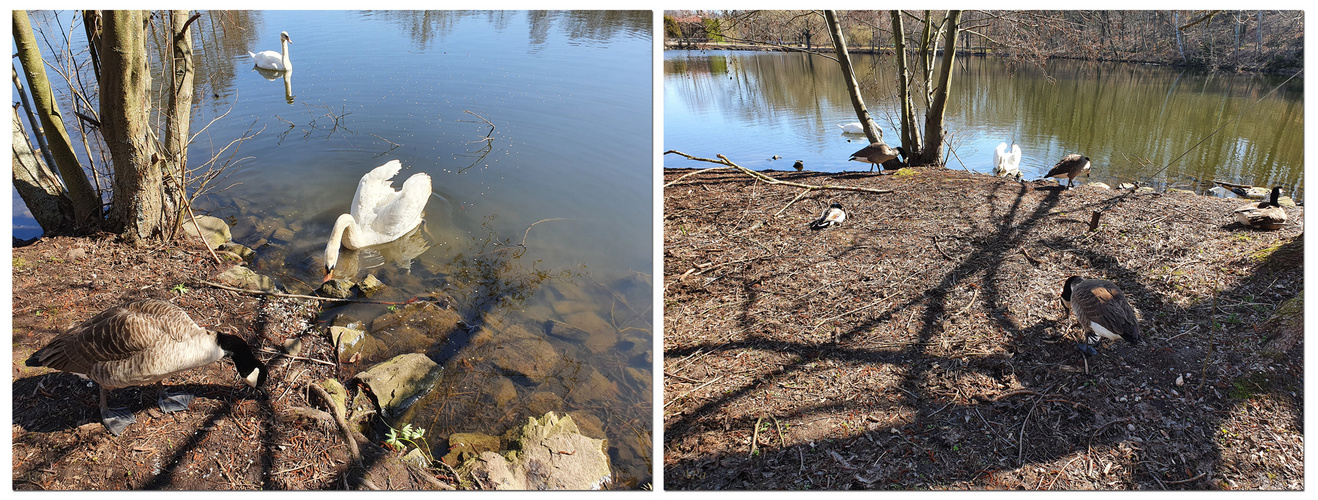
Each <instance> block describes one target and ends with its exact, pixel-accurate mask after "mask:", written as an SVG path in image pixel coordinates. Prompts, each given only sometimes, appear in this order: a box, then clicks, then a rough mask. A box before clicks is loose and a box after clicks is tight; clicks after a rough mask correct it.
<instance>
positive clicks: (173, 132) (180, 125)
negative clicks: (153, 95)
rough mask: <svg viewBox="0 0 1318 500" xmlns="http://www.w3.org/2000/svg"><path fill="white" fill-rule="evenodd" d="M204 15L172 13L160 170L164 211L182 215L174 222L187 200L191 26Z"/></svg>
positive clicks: (169, 234)
mask: <svg viewBox="0 0 1318 500" xmlns="http://www.w3.org/2000/svg"><path fill="white" fill-rule="evenodd" d="M200 16H201V14H197V15H196V16H195V17H193V19H189V18H188V11H186V10H174V11H170V23H169V27H170V33H171V35H172V37H173V58H172V59H173V61H174V64H173V68H172V69H173V71H172V72H171V73H170V75H171V78H172V81H171V82H170V93H169V98H168V99H169V102H168V103H167V105H166V106H167V108H166V110H165V111H166V115H165V141H164V145H163V146H164V150H165V161H164V162H162V164H161V168H162V169H163V170H164V176H165V185H164V191H165V196H164V200H165V202H166V204H167V206H165V207H162V209H163V210H165V211H173V212H174V213H177V214H179V215H176V216H175V217H174V221H176V222H177V221H179V220H181V219H182V218H183V217H182V212H181V211H180V210H181V208H182V207H181V206H179V204H178V203H177V202H180V201H183V200H184V198H185V197H186V196H187V184H186V182H185V179H184V173H185V172H187V168H188V134H189V132H190V129H191V127H190V125H191V122H190V120H191V117H192V99H193V92H192V89H193V85H192V77H193V73H194V71H193V67H192V35H191V33H190V32H189V31H188V26H189V25H190V24H192V21H193V20H195V19H196V18H197V17H200ZM170 201H174V202H176V203H175V206H172V207H171V206H168V202H170ZM176 229H177V228H174V227H170V228H169V231H168V238H173V237H174V235H175V233H176Z"/></svg>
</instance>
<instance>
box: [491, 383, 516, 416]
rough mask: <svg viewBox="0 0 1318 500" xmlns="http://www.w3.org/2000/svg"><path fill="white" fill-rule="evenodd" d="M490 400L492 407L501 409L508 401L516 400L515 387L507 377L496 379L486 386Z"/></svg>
mask: <svg viewBox="0 0 1318 500" xmlns="http://www.w3.org/2000/svg"><path fill="white" fill-rule="evenodd" d="M487 390H488V394H489V395H490V399H492V400H494V405H495V406H497V407H499V408H503V407H504V405H506V404H508V402H509V401H512V400H514V399H517V385H516V384H514V383H513V381H512V380H509V379H508V378H507V377H498V378H496V379H495V380H494V382H493V383H491V384H489V385H488V386H487Z"/></svg>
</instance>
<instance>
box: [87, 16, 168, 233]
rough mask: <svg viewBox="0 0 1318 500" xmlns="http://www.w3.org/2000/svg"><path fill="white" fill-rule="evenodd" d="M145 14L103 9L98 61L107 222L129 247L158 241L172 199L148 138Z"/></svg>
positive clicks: (161, 163) (149, 98) (163, 229)
mask: <svg viewBox="0 0 1318 500" xmlns="http://www.w3.org/2000/svg"><path fill="white" fill-rule="evenodd" d="M147 16H148V14H147V13H146V12H144V11H135V10H123V11H105V12H104V13H103V15H102V23H103V30H102V33H101V45H100V46H99V47H97V53H99V54H100V58H101V82H100V84H101V122H102V124H103V126H102V127H101V131H102V133H103V134H104V136H105V142H106V144H107V145H108V147H109V149H110V157H111V158H112V160H113V162H114V200H113V202H112V203H111V205H110V217H109V224H110V228H111V230H113V231H116V232H119V233H121V235H122V236H123V237H124V240H125V241H126V242H128V243H130V244H134V245H140V244H142V243H144V242H145V241H149V240H161V239H164V238H165V237H166V233H165V231H167V230H169V229H170V228H172V227H173V224H172V221H173V220H174V218H175V217H176V216H177V207H178V201H179V200H178V198H177V197H176V193H174V194H169V193H168V192H167V191H166V190H165V189H164V175H165V173H164V171H165V164H166V162H163V161H162V160H163V158H161V157H160V155H159V154H158V153H157V150H156V147H155V140H154V138H153V137H152V136H151V127H150V122H149V119H150V103H151V95H150V91H151V73H150V70H149V67H148V60H147V54H146V33H147V25H146V23H147V21H148V17H147Z"/></svg>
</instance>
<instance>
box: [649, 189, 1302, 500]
mask: <svg viewBox="0 0 1318 500" xmlns="http://www.w3.org/2000/svg"><path fill="white" fill-rule="evenodd" d="M693 171H694V170H687V169H669V170H666V171H665V177H666V183H671V182H673V181H675V180H677V179H678V178H679V177H681V176H683V175H685V174H689V173H691V172H693ZM913 172H914V173H915V175H905V176H903V175H884V176H880V175H877V174H873V173H841V174H837V173H834V174H824V173H812V172H801V173H797V172H771V173H770V175H771V176H773V177H775V178H778V179H782V180H792V181H798V182H803V183H808V184H819V183H824V182H830V183H836V184H843V185H849V186H863V187H872V188H880V189H891V190H892V192H891V193H888V194H872V193H859V192H848V191H821V190H817V191H812V192H810V193H808V194H806V195H805V196H803V197H801V199H799V200H797V201H795V202H794V203H793V202H792V200H793V198H795V197H797V195H798V194H800V193H801V189H799V188H794V187H790V186H784V185H771V184H767V183H765V182H758V181H755V180H752V179H751V178H750V177H748V176H746V175H744V174H742V173H740V172H736V171H731V170H716V171H710V172H704V173H699V174H696V175H693V176H690V177H687V178H685V179H683V180H681V181H680V182H679V183H677V184H674V185H670V186H667V187H666V188H665V189H664V227H663V229H664V282H663V283H664V285H663V286H664V287H665V290H664V332H663V352H664V417H663V418H664V429H665V432H664V442H663V456H664V470H665V474H664V487H665V489H668V490H685V489H705V490H723V489H812V490H841V489H1041V490H1042V489H1054V490H1066V489H1103V490H1107V489H1152V490H1169V489H1302V488H1303V487H1304V472H1303V466H1304V448H1303V442H1304V437H1303V436H1304V427H1303V404H1304V392H1303V363H1304V359H1303V345H1302V344H1303V342H1302V340H1301V341H1300V342H1292V343H1291V344H1290V345H1287V343H1288V342H1291V341H1294V340H1295V339H1296V338H1295V337H1284V338H1282V339H1274V337H1277V336H1278V335H1280V333H1281V332H1280V331H1279V329H1278V328H1274V326H1275V325H1277V324H1279V323H1280V322H1276V321H1273V322H1268V321H1267V320H1268V319H1269V318H1270V317H1271V316H1272V315H1273V314H1274V312H1275V311H1276V310H1277V309H1278V308H1279V306H1280V305H1281V304H1282V303H1283V302H1285V301H1286V300H1287V299H1291V298H1292V297H1295V296H1296V295H1297V294H1299V293H1300V292H1302V290H1303V287H1304V281H1303V260H1302V258H1303V242H1302V241H1303V240H1302V231H1303V227H1304V209H1303V208H1290V209H1287V212H1288V213H1289V215H1290V222H1289V223H1288V224H1287V225H1286V226H1285V227H1284V228H1283V229H1281V230H1279V231H1275V232H1260V231H1253V230H1248V229H1244V228H1241V227H1240V226H1239V225H1238V224H1236V223H1234V222H1233V221H1232V220H1231V217H1230V213H1231V211H1232V210H1233V209H1234V208H1236V207H1237V206H1239V205H1241V204H1243V201H1242V200H1227V199H1216V198H1209V197H1203V196H1198V195H1194V194H1190V193H1166V194H1153V193H1147V194H1129V195H1126V196H1122V193H1120V192H1117V191H1109V190H1103V189H1099V188H1094V187H1080V188H1077V189H1074V190H1071V191H1065V190H1062V189H1060V188H1058V187H1057V186H1056V184H1054V183H1051V182H1045V181H1039V182H1035V183H1024V184H1022V183H1017V182H1014V181H1008V180H1005V179H997V178H992V177H988V176H984V175H978V174H970V173H965V172H960V171H952V170H944V169H932V168H917V169H913ZM831 201H837V202H840V203H841V204H842V205H843V207H844V208H845V209H846V211H847V215H848V217H847V219H846V221H845V222H844V223H842V224H841V226H840V227H834V228H828V229H825V230H822V231H817V232H814V231H810V230H808V229H807V224H808V223H809V222H810V221H811V220H813V219H815V218H817V217H819V214H820V212H821V211H822V209H823V207H825V206H827V205H828V204H829V202H831ZM1096 210H1102V216H1101V219H1100V222H1101V224H1100V226H1099V228H1098V230H1096V231H1092V232H1091V231H1089V223H1090V218H1091V214H1092V213H1093V212H1094V211H1096ZM780 212H781V215H780ZM1070 275H1083V276H1087V277H1098V278H1105V279H1109V280H1112V281H1114V282H1116V283H1117V284H1118V285H1119V286H1120V287H1121V288H1122V289H1123V290H1124V291H1125V293H1126V294H1127V296H1128V297H1129V299H1130V300H1131V301H1132V303H1133V305H1134V306H1135V308H1136V309H1137V310H1138V311H1139V313H1140V316H1141V318H1142V319H1141V327H1142V329H1143V335H1144V338H1145V342H1143V343H1141V344H1138V345H1131V344H1128V343H1124V342H1123V343H1120V344H1113V343H1112V342H1111V341H1104V344H1103V345H1102V346H1100V347H1099V349H1098V351H1099V354H1098V355H1097V356H1093V357H1091V358H1088V359H1087V360H1086V359H1085V358H1084V357H1083V356H1081V355H1080V353H1079V350H1078V349H1077V346H1076V341H1077V340H1079V339H1080V338H1081V335H1080V334H1079V329H1078V327H1077V326H1076V324H1075V319H1074V317H1073V316H1072V317H1068V316H1067V314H1066V312H1065V311H1064V310H1063V309H1062V308H1061V306H1060V301H1059V293H1060V291H1061V288H1062V284H1063V282H1064V280H1065V279H1066V278H1067V277H1068V276H1070ZM1294 314H1295V315H1300V314H1302V313H1300V312H1299V311H1296V312H1294ZM1295 319H1299V318H1295ZM1295 333H1297V332H1292V334H1295ZM1298 333H1300V334H1302V330H1300V332H1298ZM1301 338H1302V337H1301ZM1276 351H1280V352H1276Z"/></svg>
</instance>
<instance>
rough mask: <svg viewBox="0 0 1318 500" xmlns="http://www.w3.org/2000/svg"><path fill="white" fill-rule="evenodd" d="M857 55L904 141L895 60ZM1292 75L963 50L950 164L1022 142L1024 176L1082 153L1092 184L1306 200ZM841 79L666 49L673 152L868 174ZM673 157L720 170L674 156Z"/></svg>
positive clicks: (876, 103) (792, 61) (667, 144)
mask: <svg viewBox="0 0 1318 500" xmlns="http://www.w3.org/2000/svg"><path fill="white" fill-rule="evenodd" d="M852 61H853V64H854V65H855V67H856V73H857V79H858V80H859V81H860V82H861V86H862V94H863V96H864V98H865V103H866V105H867V106H868V107H869V110H870V114H871V116H873V117H874V118H875V121H876V122H877V123H878V124H879V126H880V128H882V129H883V137H884V138H885V140H886V141H887V142H889V143H890V144H893V145H899V144H900V141H899V139H898V134H897V125H896V124H897V123H899V122H898V114H897V110H898V108H897V100H896V98H895V94H896V92H895V90H894V87H895V82H896V80H895V76H894V73H895V70H894V69H893V66H892V62H891V58H890V56H882V59H880V58H879V57H877V56H873V55H868V54H853V55H852ZM1287 76H1288V75H1283V76H1276V75H1258V74H1231V73H1204V72H1200V71H1191V70H1182V69H1176V68H1168V67H1160V66H1150V65H1141V64H1116V63H1100V64H1094V63H1085V62H1078V61H1053V62H1050V63H1049V64H1048V66H1047V67H1046V68H1044V69H1039V68H1034V67H1017V68H1014V69H1013V68H1009V67H1007V66H1006V65H1005V64H1003V63H1002V62H1001V61H999V60H997V59H992V58H987V59H986V58H983V57H962V58H958V63H957V67H956V70H955V73H954V76H953V80H952V81H953V89H952V92H951V96H950V98H949V101H948V106H947V114H946V116H947V130H948V132H949V134H950V144H951V145H952V148H953V152H952V153H951V154H948V155H946V156H947V158H948V163H947V167H948V168H952V169H958V170H960V169H966V170H969V171H972V172H982V173H990V172H992V170H993V150H994V148H996V147H997V145H998V144H999V143H1001V142H1008V143H1010V142H1012V141H1013V140H1014V141H1015V142H1016V143H1017V144H1019V145H1020V146H1021V149H1022V152H1023V153H1022V160H1021V165H1020V167H1021V170H1022V173H1023V174H1024V177H1025V178H1026V179H1037V178H1040V177H1042V176H1043V175H1044V174H1045V173H1047V171H1048V169H1050V168H1051V167H1052V166H1053V165H1054V164H1055V163H1056V162H1057V160H1059V159H1061V158H1062V157H1063V156H1065V155H1068V154H1071V153H1081V154H1084V155H1086V156H1089V157H1090V159H1091V161H1092V163H1093V171H1092V173H1091V175H1090V179H1089V180H1091V181H1103V182H1107V183H1109V184H1112V185H1116V184H1117V183H1121V182H1130V181H1142V182H1146V183H1149V184H1153V185H1158V186H1173V187H1181V188H1187V189H1193V190H1195V191H1198V192H1203V191H1204V190H1206V189H1207V188H1209V187H1211V186H1212V184H1211V182H1210V181H1212V180H1221V181H1227V182H1233V183H1238V184H1251V185H1260V186H1270V185H1276V184H1280V185H1283V186H1286V187H1287V188H1288V192H1292V193H1293V196H1295V197H1296V199H1300V198H1301V197H1302V195H1303V192H1302V190H1303V184H1304V182H1303V181H1304V171H1303V161H1304V86H1303V80H1302V76H1301V77H1297V78H1295V79H1292V80H1290V81H1289V82H1288V83H1286V84H1284V85H1283V81H1284V80H1286V77H1287ZM841 78H842V72H841V70H839V68H838V65H837V63H835V62H833V61H830V60H827V59H824V58H819V57H811V56H807V55H803V54H800V53H790V54H785V53H778V52H741V51H665V53H664V76H663V81H664V149H676V150H679V151H682V152H684V153H688V154H692V155H695V156H701V157H706V158H713V157H714V156H715V155H716V154H719V153H722V154H725V155H727V156H728V157H729V158H730V159H732V160H733V161H736V162H738V163H739V164H741V165H743V166H747V167H750V168H753V169H776V170H789V169H791V165H792V163H793V162H795V161H796V160H803V161H804V163H805V168H807V169H809V170H815V171H821V172H837V171H842V170H852V171H855V170H865V169H867V167H869V164H862V163H857V162H848V161H847V158H848V157H850V155H851V153H853V152H855V151H856V150H858V149H860V148H862V147H864V145H865V144H866V143H868V141H867V140H866V139H865V137H864V136H863V135H846V134H843V133H842V130H841V129H840V128H838V124H842V123H849V122H855V121H857V119H856V113H855V111H854V109H853V108H852V106H851V100H850V98H849V97H848V94H847V89H846V86H845V84H844V83H843V80H842V79H841ZM916 99H917V100H918V99H919V97H916ZM1256 101H1257V102H1256ZM918 107H919V109H921V110H923V107H922V106H918ZM922 113H923V112H922V111H921V112H920V114H919V115H918V116H917V119H919V120H920V123H923V114H922ZM921 132H923V128H922V130H921ZM1187 152H1188V154H1187ZM774 155H779V156H781V157H782V158H783V159H782V160H772V159H771V158H772V157H773V156H774ZM1182 155H1183V156H1182ZM1169 164H1170V166H1169V167H1168V168H1166V169H1165V170H1163V167H1164V166H1167V165H1169ZM664 165H665V166H668V167H699V166H701V165H704V166H708V164H704V163H695V162H691V161H689V160H686V159H684V158H681V157H678V156H676V155H667V156H666V157H665V158H664ZM1160 170H1161V172H1159V171H1160Z"/></svg>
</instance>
